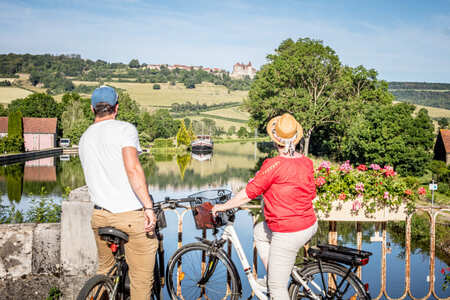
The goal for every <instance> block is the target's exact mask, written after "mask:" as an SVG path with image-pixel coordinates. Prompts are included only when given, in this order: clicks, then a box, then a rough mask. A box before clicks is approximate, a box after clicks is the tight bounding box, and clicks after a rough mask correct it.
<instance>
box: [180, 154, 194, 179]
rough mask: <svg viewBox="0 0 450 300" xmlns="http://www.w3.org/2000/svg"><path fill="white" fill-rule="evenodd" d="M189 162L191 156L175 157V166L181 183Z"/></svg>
mask: <svg viewBox="0 0 450 300" xmlns="http://www.w3.org/2000/svg"><path fill="white" fill-rule="evenodd" d="M190 162H191V154H190V153H186V154H184V155H177V165H178V167H179V168H180V176H181V181H183V180H184V173H185V172H186V169H187V167H188V166H189V163H190Z"/></svg>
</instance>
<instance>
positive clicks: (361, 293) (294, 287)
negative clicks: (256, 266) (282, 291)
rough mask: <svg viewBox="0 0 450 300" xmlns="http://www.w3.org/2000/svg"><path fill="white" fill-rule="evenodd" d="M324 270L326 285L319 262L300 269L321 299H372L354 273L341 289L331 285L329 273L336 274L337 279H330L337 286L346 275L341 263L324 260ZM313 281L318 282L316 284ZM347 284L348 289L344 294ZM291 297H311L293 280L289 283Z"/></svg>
mask: <svg viewBox="0 0 450 300" xmlns="http://www.w3.org/2000/svg"><path fill="white" fill-rule="evenodd" d="M322 271H323V274H324V278H325V286H324V285H323V281H322V277H321V274H320V269H319V265H318V263H309V264H307V265H306V266H305V267H304V268H302V270H301V271H300V273H301V274H302V277H303V278H304V279H306V280H307V284H308V287H309V288H310V289H311V290H312V292H313V293H315V294H316V295H319V296H320V297H321V299H352V300H353V299H364V300H368V299H371V298H370V295H369V294H368V293H366V291H365V289H364V286H363V285H362V283H361V281H360V280H359V278H358V277H356V275H355V274H354V273H350V274H349V276H348V277H347V278H346V279H345V281H346V282H345V283H343V284H342V286H341V288H340V290H339V291H336V288H335V287H333V284H332V285H331V286H330V285H329V282H328V278H331V277H329V276H328V275H331V274H333V275H334V276H335V277H334V278H335V280H334V281H333V280H332V279H330V280H331V281H332V283H334V282H336V283H337V284H336V285H335V286H339V284H340V283H341V281H342V279H343V277H344V276H345V275H346V270H344V269H343V267H341V266H339V265H336V264H332V263H327V262H322ZM312 282H314V283H316V285H314V284H313V283H312ZM347 286H348V288H347V290H346V291H345V293H344V294H343V295H342V293H343V292H344V289H345V288H346V287H347ZM325 291H326V292H328V293H329V294H328V297H325V294H324V293H325ZM289 297H290V299H291V300H298V299H311V298H310V297H309V296H308V295H307V293H306V292H305V290H304V288H303V286H302V285H301V284H300V283H298V282H294V281H292V282H291V284H290V285H289Z"/></svg>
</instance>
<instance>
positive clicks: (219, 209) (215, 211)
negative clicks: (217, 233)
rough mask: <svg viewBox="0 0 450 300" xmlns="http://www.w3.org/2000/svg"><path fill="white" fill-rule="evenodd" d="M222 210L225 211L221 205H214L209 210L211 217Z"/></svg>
mask: <svg viewBox="0 0 450 300" xmlns="http://www.w3.org/2000/svg"><path fill="white" fill-rule="evenodd" d="M224 210H225V209H223V204H216V205H214V206H213V208H211V214H212V215H213V217H216V215H217V212H219V211H224Z"/></svg>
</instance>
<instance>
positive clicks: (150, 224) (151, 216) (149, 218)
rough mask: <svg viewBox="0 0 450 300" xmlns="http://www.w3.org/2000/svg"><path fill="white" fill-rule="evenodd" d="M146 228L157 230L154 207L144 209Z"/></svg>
mask: <svg viewBox="0 0 450 300" xmlns="http://www.w3.org/2000/svg"><path fill="white" fill-rule="evenodd" d="M144 218H145V222H144V230H145V231H146V232H151V231H153V230H155V226H156V215H155V212H154V211H153V210H152V209H146V210H144Z"/></svg>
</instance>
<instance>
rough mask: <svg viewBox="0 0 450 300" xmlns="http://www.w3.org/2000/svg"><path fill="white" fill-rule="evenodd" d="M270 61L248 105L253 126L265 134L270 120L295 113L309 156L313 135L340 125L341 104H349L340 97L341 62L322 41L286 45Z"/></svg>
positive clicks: (256, 84)
mask: <svg viewBox="0 0 450 300" xmlns="http://www.w3.org/2000/svg"><path fill="white" fill-rule="evenodd" d="M267 59H268V60H269V63H268V64H266V65H264V66H263V67H262V68H261V70H260V71H259V73H258V75H257V76H256V80H255V81H254V83H253V84H252V87H251V89H250V91H249V97H248V101H246V107H247V108H248V110H249V112H250V117H251V118H250V122H251V125H253V126H255V127H257V128H258V129H259V130H260V131H262V130H264V129H265V126H266V124H267V122H268V120H269V119H270V118H272V117H274V116H277V115H280V114H282V113H285V112H289V113H291V114H292V115H293V116H294V117H295V118H296V119H297V120H298V121H299V122H300V123H301V125H302V126H303V130H304V137H305V147H304V152H305V154H307V153H308V151H309V140H310V137H311V134H312V133H313V131H314V130H315V129H316V128H317V127H318V126H321V125H324V124H326V123H330V122H336V116H337V115H338V114H339V113H340V109H341V108H342V106H340V105H339V104H340V102H342V101H346V100H343V99H340V98H339V97H338V96H339V93H340V92H341V90H342V89H343V82H342V79H341V74H342V71H341V69H342V67H341V63H340V61H339V58H338V56H337V55H336V53H335V52H334V50H333V49H331V48H330V47H328V46H325V45H324V44H323V43H322V42H321V41H317V40H311V39H309V38H304V39H298V40H297V42H294V41H293V40H292V39H287V40H285V41H283V42H282V43H281V45H280V46H279V47H278V49H276V50H275V54H270V55H268V56H267Z"/></svg>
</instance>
